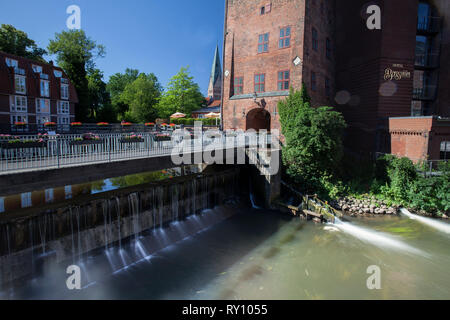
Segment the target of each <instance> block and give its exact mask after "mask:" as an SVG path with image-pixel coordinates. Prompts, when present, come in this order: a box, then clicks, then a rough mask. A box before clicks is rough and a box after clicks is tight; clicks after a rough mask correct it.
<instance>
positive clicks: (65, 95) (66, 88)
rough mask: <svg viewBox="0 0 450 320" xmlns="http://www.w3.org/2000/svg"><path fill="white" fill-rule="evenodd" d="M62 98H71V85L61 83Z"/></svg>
mask: <svg viewBox="0 0 450 320" xmlns="http://www.w3.org/2000/svg"><path fill="white" fill-rule="evenodd" d="M61 99H66V100H68V99H69V85H68V84H61Z"/></svg>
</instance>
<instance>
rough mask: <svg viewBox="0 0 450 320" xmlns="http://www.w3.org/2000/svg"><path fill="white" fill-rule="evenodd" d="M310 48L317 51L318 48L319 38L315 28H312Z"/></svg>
mask: <svg viewBox="0 0 450 320" xmlns="http://www.w3.org/2000/svg"><path fill="white" fill-rule="evenodd" d="M312 48H313V50H314V51H317V50H318V48H319V40H318V35H317V30H316V29H315V28H312Z"/></svg>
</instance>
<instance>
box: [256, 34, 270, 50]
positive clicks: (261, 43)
mask: <svg viewBox="0 0 450 320" xmlns="http://www.w3.org/2000/svg"><path fill="white" fill-rule="evenodd" d="M268 51H269V34H268V33H265V34H260V35H259V38H258V53H263V52H268Z"/></svg>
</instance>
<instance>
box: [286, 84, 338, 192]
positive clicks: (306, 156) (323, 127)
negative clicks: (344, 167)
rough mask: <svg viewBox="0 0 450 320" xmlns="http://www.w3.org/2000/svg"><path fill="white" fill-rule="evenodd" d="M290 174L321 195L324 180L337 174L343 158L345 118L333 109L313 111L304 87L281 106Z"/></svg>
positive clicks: (292, 177)
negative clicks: (319, 191)
mask: <svg viewBox="0 0 450 320" xmlns="http://www.w3.org/2000/svg"><path fill="white" fill-rule="evenodd" d="M278 109H279V113H280V122H281V128H282V134H283V136H284V138H285V143H284V146H283V163H284V165H285V166H286V173H287V174H288V176H289V177H290V178H291V179H292V180H293V181H294V182H296V183H298V184H299V185H301V186H302V187H303V188H304V189H305V190H307V191H313V192H317V189H318V188H321V185H322V184H323V178H324V177H330V176H333V175H335V174H336V173H337V171H338V169H339V167H340V161H341V158H342V155H343V145H342V134H343V130H344V128H345V127H346V124H345V121H344V118H343V116H342V115H341V114H340V113H339V112H336V111H333V110H332V108H330V107H320V108H312V107H311V105H310V99H309V96H308V94H307V92H306V89H305V86H304V85H303V87H302V89H301V90H300V91H295V92H294V90H293V89H291V92H290V94H289V97H288V98H286V100H284V101H280V102H279V103H278Z"/></svg>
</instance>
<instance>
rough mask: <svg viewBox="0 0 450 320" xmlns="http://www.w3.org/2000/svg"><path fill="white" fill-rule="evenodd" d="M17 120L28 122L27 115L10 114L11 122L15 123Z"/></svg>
mask: <svg viewBox="0 0 450 320" xmlns="http://www.w3.org/2000/svg"><path fill="white" fill-rule="evenodd" d="M17 122H23V123H28V116H26V115H23V114H12V115H11V124H15V123H17Z"/></svg>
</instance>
